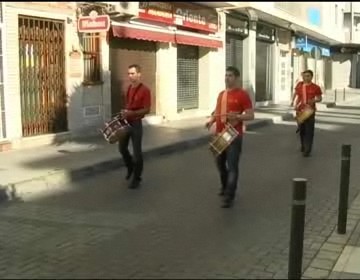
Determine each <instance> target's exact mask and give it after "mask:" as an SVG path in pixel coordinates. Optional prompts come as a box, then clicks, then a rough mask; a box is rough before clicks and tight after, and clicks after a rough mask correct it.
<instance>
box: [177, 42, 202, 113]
mask: <svg viewBox="0 0 360 280" xmlns="http://www.w3.org/2000/svg"><path fill="white" fill-rule="evenodd" d="M197 108H199V48H198V47H195V46H186V45H180V44H179V45H177V111H178V112H181V111H183V110H189V109H197Z"/></svg>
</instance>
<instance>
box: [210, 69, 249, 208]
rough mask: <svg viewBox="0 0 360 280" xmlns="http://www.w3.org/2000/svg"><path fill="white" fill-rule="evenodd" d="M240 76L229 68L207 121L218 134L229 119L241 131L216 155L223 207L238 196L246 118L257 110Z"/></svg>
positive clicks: (228, 205) (231, 202)
mask: <svg viewBox="0 0 360 280" xmlns="http://www.w3.org/2000/svg"><path fill="white" fill-rule="evenodd" d="M239 76H240V72H239V70H238V69H237V68H236V67H233V66H229V67H227V68H226V74H225V85H226V90H224V91H222V92H220V94H219V96H218V99H217V103H216V109H215V111H214V112H213V114H212V117H211V119H210V120H209V121H208V122H207V123H206V127H207V128H208V129H210V127H211V126H212V125H213V124H214V123H215V125H216V133H217V134H218V133H221V132H222V131H223V129H224V128H225V124H226V123H230V124H231V125H232V126H233V127H234V128H235V129H236V130H237V132H238V133H239V135H238V137H236V139H235V140H234V141H233V142H232V143H231V144H230V145H229V147H227V149H226V150H225V151H224V152H223V153H222V154H220V155H219V156H218V157H217V158H216V163H217V167H218V170H219V173H220V180H221V186H222V187H221V192H220V195H222V196H224V204H223V205H222V207H223V208H230V207H231V206H232V204H233V201H234V198H235V193H236V189H237V182H238V174H239V159H240V154H241V150H242V136H243V121H247V120H253V119H254V110H253V106H252V102H251V99H250V97H249V95H248V93H247V92H246V91H245V90H243V89H241V88H239V87H238V86H237V82H238V79H239Z"/></svg>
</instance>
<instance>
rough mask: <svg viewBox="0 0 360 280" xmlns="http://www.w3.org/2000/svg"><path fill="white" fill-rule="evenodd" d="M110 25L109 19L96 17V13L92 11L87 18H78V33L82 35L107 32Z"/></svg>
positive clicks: (106, 16) (105, 16)
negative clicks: (84, 33)
mask: <svg viewBox="0 0 360 280" xmlns="http://www.w3.org/2000/svg"><path fill="white" fill-rule="evenodd" d="M110 25H111V23H110V17H109V16H108V15H98V13H97V12H96V11H92V12H91V13H90V15H89V16H80V17H79V19H78V31H79V32H82V33H83V32H86V33H97V32H104V31H105V32H107V31H109V29H110Z"/></svg>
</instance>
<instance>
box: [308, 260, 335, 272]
mask: <svg viewBox="0 0 360 280" xmlns="http://www.w3.org/2000/svg"><path fill="white" fill-rule="evenodd" d="M335 263H336V261H333V260H324V259H318V258H315V259H314V260H313V261H312V262H311V264H310V265H311V267H313V268H319V269H324V270H331V269H332V268H333V267H334V265H335Z"/></svg>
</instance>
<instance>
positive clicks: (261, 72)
mask: <svg viewBox="0 0 360 280" xmlns="http://www.w3.org/2000/svg"><path fill="white" fill-rule="evenodd" d="M271 65H272V54H271V44H269V43H267V42H264V41H260V40H257V41H256V85H255V88H256V95H255V99H256V101H258V102H263V101H269V100H271V99H272V94H271V68H270V66H271Z"/></svg>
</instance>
